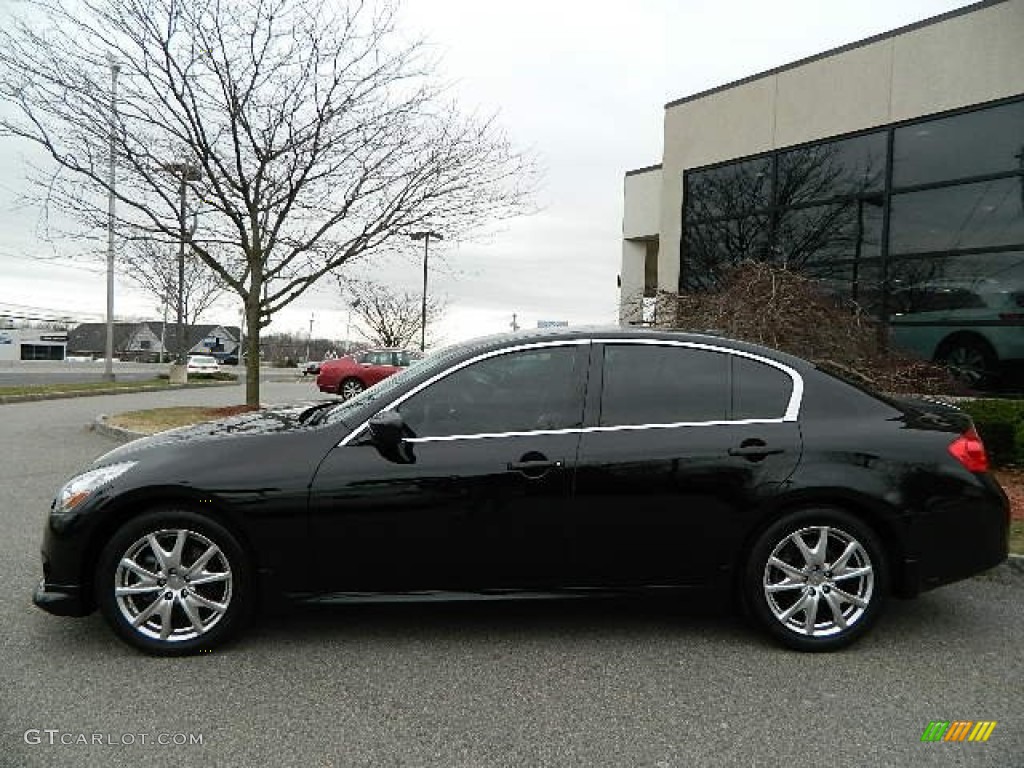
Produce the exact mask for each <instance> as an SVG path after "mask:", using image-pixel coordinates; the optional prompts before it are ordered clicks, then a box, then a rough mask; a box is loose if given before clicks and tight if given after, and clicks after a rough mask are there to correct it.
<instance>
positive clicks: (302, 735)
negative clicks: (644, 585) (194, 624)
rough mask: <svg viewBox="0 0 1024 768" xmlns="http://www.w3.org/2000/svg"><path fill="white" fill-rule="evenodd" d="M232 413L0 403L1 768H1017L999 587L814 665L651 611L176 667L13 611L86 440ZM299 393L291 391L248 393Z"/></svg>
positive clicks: (730, 626)
mask: <svg viewBox="0 0 1024 768" xmlns="http://www.w3.org/2000/svg"><path fill="white" fill-rule="evenodd" d="M241 396H242V392H241V388H240V387H237V388H236V387H226V388H219V389H216V390H185V391H179V392H162V393H144V394H136V395H117V396H103V397H90V398H81V399H72V400H55V401H46V402H36V403H18V404H9V405H0V446H2V448H3V461H2V462H0V530H2V531H3V537H2V541H3V544H4V556H3V557H2V558H0V577H2V582H0V583H2V584H3V585H4V589H3V590H0V622H2V627H3V634H2V642H0V648H2V651H0V652H2V659H0V718H2V719H3V730H2V733H0V766H2V767H3V768H7V767H8V766H10V767H11V768H14V767H15V766H17V767H18V768H21V767H22V766H119V765H127V766H138V765H145V766H147V768H149V767H150V766H153V767H156V766H165V765H166V766H191V765H203V766H234V765H238V766H253V765H268V766H271V765H274V766H276V765H296V766H328V765H339V766H341V765H355V766H361V765H366V766H371V765H372V766H381V765H384V766H389V765H394V766H400V765H414V766H428V765H430V766H434V765H436V766H491V765H496V766H542V765H543V766H546V765H551V766H576V765H579V766H594V765H609V766H612V765H614V766H656V767H658V768H661V767H664V766H705V765H708V766H713V765H730V766H731V765H743V766H747V765H764V766H794V767H796V766H820V765H837V766H842V765H870V766H932V765H935V766H947V765H965V766H967V765H980V766H1020V765H1024V686H1022V685H1021V681H1022V680H1024V653H1022V647H1024V646H1022V643H1024V578H1022V577H1020V576H1016V577H1012V576H1009V575H1008V574H1005V573H1003V574H1000V575H998V576H994V577H984V578H979V579H974V580H971V581H968V582H965V583H962V584H957V585H953V586H950V587H947V588H945V589H942V590H938V591H935V592H933V593H930V594H927V595H925V596H923V597H921V598H920V599H918V600H916V601H911V602H893V603H891V604H890V606H889V611H888V613H887V615H886V616H885V617H884V618H883V620H882V621H881V622H880V624H879V625H878V626H877V627H876V629H875V631H874V632H873V633H872V634H871V635H870V636H868V637H867V638H866V639H865V640H864V641H862V642H861V643H859V644H858V645H856V646H855V647H853V648H851V649H849V650H848V651H845V652H843V653H839V654H831V655H802V654H795V653H792V652H788V651H785V650H781V649H779V648H776V647H775V646H773V645H771V644H769V643H767V642H766V641H764V640H763V639H762V638H761V637H760V636H759V635H756V634H754V633H753V632H752V631H750V630H748V629H747V628H746V627H745V626H744V625H743V624H742V622H740V621H739V620H737V619H735V618H733V617H732V616H731V614H729V613H728V612H723V611H722V610H721V609H720V608H719V607H718V606H714V605H706V604H696V603H695V604H693V605H683V606H680V605H678V604H676V603H666V602H664V601H662V602H652V603H644V604H640V605H637V604H626V603H622V602H594V603H561V602H559V603H555V602H539V603H515V604H513V603H490V604H485V605H480V604H461V605H384V606H360V607H338V608H322V609H317V610H308V611H298V612H294V613H289V614H287V615H283V616H275V617H264V618H261V619H260V620H258V621H257V622H256V623H255V624H254V626H252V627H251V628H250V630H249V631H248V632H247V633H246V634H245V636H244V637H243V638H242V639H241V640H240V641H239V642H238V643H236V644H234V645H231V646H230V647H228V648H226V649H224V650H222V651H217V652H214V653H212V654H210V655H208V656H199V657H195V658H189V659H177V660H172V659H152V658H148V657H145V656H142V655H139V654H138V653H136V652H134V651H132V650H130V649H129V648H127V647H126V646H124V645H122V644H121V643H119V642H118V641H117V640H115V639H114V637H113V635H112V634H111V633H110V632H109V631H108V630H107V629H106V627H105V625H104V624H103V622H102V621H101V620H100V619H99V617H97V616H92V617H89V618H86V619H78V620H75V619H60V618H56V617H52V616H48V615H46V614H44V613H42V612H41V611H39V610H37V609H35V608H34V607H33V606H32V604H31V592H32V589H33V587H34V586H35V584H36V582H37V581H38V579H39V577H40V575H41V574H40V565H39V556H38V547H39V541H40V537H41V531H42V525H43V521H44V516H45V512H46V509H47V507H48V505H49V501H50V498H51V497H52V495H53V493H54V491H55V490H56V489H57V487H58V486H59V485H60V484H61V483H62V482H63V481H64V480H65V479H66V478H67V477H68V476H69V475H71V474H72V473H73V472H74V471H76V470H77V469H79V468H80V467H81V466H83V465H84V464H85V463H87V462H88V461H90V460H92V459H93V458H95V457H96V456H97V455H99V454H101V453H103V452H104V451H106V450H109V449H110V448H111V447H113V446H114V445H115V443H114V441H113V440H111V439H110V438H107V437H104V436H102V435H99V434H96V433H93V432H90V431H88V430H87V429H86V428H85V425H86V424H87V423H88V422H89V421H91V420H92V419H93V417H94V416H95V415H96V414H97V413H113V412H117V411H123V410H130V409H133V408H140V407H158V406H161V405H172V404H191V403H195V404H200V403H203V404H206V403H208V404H214V405H216V404H229V403H235V402H238V401H239V398H240V397H241ZM318 397H319V395H318V394H317V393H316V391H315V388H314V386H313V385H312V384H311V383H298V382H296V383H272V384H268V385H267V386H266V388H265V395H264V399H265V400H267V401H269V402H288V401H296V400H308V399H316V398H318ZM933 720H975V721H978V720H989V721H996V722H997V723H998V725H997V726H996V728H995V729H994V731H993V732H992V735H991V737H990V739H989V741H988V742H987V743H984V744H975V743H922V742H921V735H922V732H923V731H924V729H925V727H926V726H927V725H928V723H929V722H930V721H933ZM97 736H98V737H99V739H98V741H99V742H100V743H86V744H82V743H80V742H81V741H82V740H83V737H84V740H85V741H87V742H93V741H96V740H97V739H96V737H97ZM161 736H165V737H168V738H165V739H164V740H170V741H172V742H173V741H176V740H177V741H180V740H181V738H180V737H182V736H183V737H184V738H185V740H186V741H188V740H192V741H195V740H196V737H197V736H198V737H200V738H201V741H202V743H201V744H196V743H191V744H189V743H185V744H174V743H172V744H169V745H162V744H156V743H152V742H154V741H156V740H157V739H158V738H159V737H161ZM143 738H144V739H145V742H146V743H142V742H143ZM62 741H64V742H71V743H61V742H62ZM51 742H53V743H51ZM125 742H131V743H125Z"/></svg>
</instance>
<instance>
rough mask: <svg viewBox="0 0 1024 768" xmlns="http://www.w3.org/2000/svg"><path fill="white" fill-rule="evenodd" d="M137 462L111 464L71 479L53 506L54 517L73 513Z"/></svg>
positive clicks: (60, 491)
mask: <svg viewBox="0 0 1024 768" xmlns="http://www.w3.org/2000/svg"><path fill="white" fill-rule="evenodd" d="M136 463H137V462H134V461H123V462H121V463H120V464H111V465H110V466H107V467H100V468H99V469H91V470H89V471H88V472H83V473H82V474H80V475H78V476H76V477H73V478H71V479H70V480H68V482H67V483H65V484H64V487H63V488H61V489H60V490H59V491H58V492H57V501H56V503H55V504H54V506H53V512H52V514H54V515H62V514H67V513H68V512H71V511H72V510H73V509H74V508H75V507H77V506H78V505H79V504H81V503H82V502H83V501H85V500H86V499H87V498H89V496H91V495H92V494H93V493H94V492H95V491H97V490H99V489H100V488H102V487H103V486H104V485H106V484H107V483H109V482H110V481H111V480H113V479H114V478H117V477H120V476H121V475H123V474H124V473H125V472H127V471H128V470H129V469H131V468H132V467H134V466H135V464H136Z"/></svg>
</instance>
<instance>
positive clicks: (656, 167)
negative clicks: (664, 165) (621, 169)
mask: <svg viewBox="0 0 1024 768" xmlns="http://www.w3.org/2000/svg"><path fill="white" fill-rule="evenodd" d="M660 170H661V163H658V164H657V165H647V166H644V167H643V168H634V169H633V170H631V171H626V175H627V176H638V175H639V174H641V173H650V172H651V171H660Z"/></svg>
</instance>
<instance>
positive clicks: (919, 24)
mask: <svg viewBox="0 0 1024 768" xmlns="http://www.w3.org/2000/svg"><path fill="white" fill-rule="evenodd" d="M1006 2H1008V0H981V2H977V3H972V4H971V5H965V6H964V7H963V8H957V9H955V10H952V11H948V12H946V13H943V14H940V15H938V16H932V17H930V18H927V19H922V20H921V21H915V22H914V23H913V24H907V25H906V26H903V27H898V28H896V29H893V30H890V31H888V32H882V33H881V34H877V35H872V36H871V37H865V38H864V39H863V40H857V41H855V42H852V43H847V44H846V45H841V46H839V47H838V48H832V49H830V50H827V51H823V52H822V53H816V54H814V55H813V56H808V57H806V58H803V59H798V60H797V61H793V62H790V63H789V64H783V65H782V66H779V67H775V68H774V69H769V70H765V71H764V72H758V73H757V74H756V75H750V76H749V77H744V78H742V79H741V80H733V81H732V82H729V83H725V84H724V85H718V86H715V87H714V88H709V89H708V90H706V91H700V92H699V93H695V94H692V95H691V96H684V97H682V98H681V99H675V100H674V101H670V102H668V103H667V104H666V105H665V109H671V108H672V107H678V106H679V105H681V104H686V103H688V102H691V101H697V100H698V99H703V98H704V97H706V96H712V95H714V94H716V93H721V92H722V91H728V90H730V89H731V88H736V87H737V86H740V85H747V84H748V83H752V82H754V81H756V80H760V79H762V78H765V77H771V76H773V75H778V74H781V73H782V72H788V71H789V70H791V69H797V68H798V67H802V66H804V65H805V64H811V63H812V62H815V61H820V60H821V59H827V58H829V57H831V56H837V55H838V54H840V53H846V52H847V51H853V50H856V49H857V48H863V47H865V46H868V45H872V44H873V43H877V42H880V41H882V40H888V39H889V38H892V37H898V36H899V35H903V34H906V33H907V32H913V31H915V30H918V29H922V28H924V27H930V26H931V25H932V24H939V23H941V22H943V21H948V20H949V19H954V18H956V17H957V16H965V15H967V14H968V13H974V12H975V11H980V10H983V9H985V8H990V7H992V6H994V5H1002V4H1003V3H1006Z"/></svg>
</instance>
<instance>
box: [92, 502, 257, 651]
mask: <svg viewBox="0 0 1024 768" xmlns="http://www.w3.org/2000/svg"><path fill="white" fill-rule="evenodd" d="M95 589H96V601H97V604H98V606H99V608H100V610H101V612H102V613H103V616H104V618H105V619H106V620H107V622H108V623H109V624H110V625H111V627H112V628H113V629H114V631H115V632H116V633H117V635H118V636H119V637H120V638H121V639H123V640H124V641H125V642H127V643H128V644H129V645H133V646H135V647H136V648H139V649H141V650H143V651H146V652H147V653H151V654H155V655H160V656H180V655H184V654H189V653H196V652H199V651H205V650H208V649H210V648H213V647H214V646H216V645H218V644H220V643H222V642H224V641H225V640H226V639H227V638H228V637H230V636H231V635H232V634H233V633H234V632H236V631H237V630H238V629H239V628H240V627H241V626H242V625H243V624H244V623H245V621H246V620H247V619H248V616H249V613H250V610H251V607H252V605H253V599H252V598H253V595H252V586H251V579H250V573H249V564H248V562H247V558H246V556H245V553H244V551H243V549H242V547H241V546H240V545H239V543H238V541H237V540H236V539H235V537H234V536H232V535H231V533H230V532H228V531H227V529H225V528H224V527H223V526H221V525H219V524H218V523H216V522H214V521H213V520H210V519H208V518H205V517H203V516H201V515H197V514H195V513H194V512H190V511H187V510H177V509H165V510H157V511H153V512H148V513H146V514H143V515H141V516H139V517H138V518H135V519H133V520H131V521H129V522H128V523H126V524H125V525H124V526H123V527H121V528H120V529H119V530H118V531H117V532H116V533H115V534H114V536H113V537H112V538H111V539H110V541H109V542H108V543H107V545H106V546H105V547H104V548H103V551H102V553H101V554H100V558H99V562H98V564H97V570H96V580H95Z"/></svg>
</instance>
